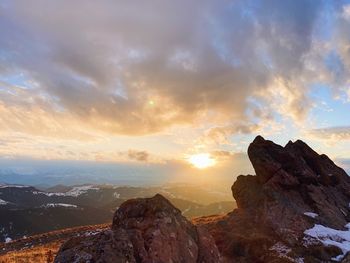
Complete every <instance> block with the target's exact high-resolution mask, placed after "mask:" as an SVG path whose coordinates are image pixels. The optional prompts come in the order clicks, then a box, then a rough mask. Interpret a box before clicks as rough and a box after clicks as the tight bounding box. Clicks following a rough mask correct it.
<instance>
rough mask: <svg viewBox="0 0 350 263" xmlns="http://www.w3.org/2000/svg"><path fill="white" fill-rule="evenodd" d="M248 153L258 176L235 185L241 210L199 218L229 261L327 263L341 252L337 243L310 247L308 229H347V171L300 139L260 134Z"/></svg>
mask: <svg viewBox="0 0 350 263" xmlns="http://www.w3.org/2000/svg"><path fill="white" fill-rule="evenodd" d="M248 155H249V158H250V160H251V162H252V165H253V167H254V169H255V172H256V175H255V176H253V175H247V176H242V175H241V176H239V177H238V178H237V180H236V182H235V183H234V184H233V186H232V193H233V196H234V198H235V199H236V202H237V206H238V209H236V210H235V211H233V212H232V213H230V214H228V215H227V216H226V217H223V218H221V219H220V220H217V219H214V220H213V221H212V222H210V220H208V219H206V221H203V220H200V219H198V220H197V221H196V223H197V224H200V225H204V226H206V227H207V228H208V229H209V231H210V233H211V234H212V235H213V236H214V239H215V240H216V244H217V246H218V248H219V250H220V252H221V253H222V254H223V255H224V256H225V257H226V258H227V259H228V261H235V262H236V261H238V262H274V261H275V260H276V261H275V262H283V261H281V260H284V261H286V262H298V261H300V262H301V260H302V258H304V259H305V260H304V262H307V261H309V262H325V261H329V260H331V258H332V257H335V256H337V255H339V254H341V251H340V249H339V248H336V247H333V246H329V247H326V246H324V245H320V244H313V245H309V246H308V247H306V246H305V244H304V243H305V240H304V238H305V234H304V231H305V230H306V229H310V228H312V227H313V226H314V225H315V224H320V225H323V226H327V227H330V228H334V229H339V230H344V229H345V227H344V226H345V225H346V224H347V223H348V222H349V221H350V216H349V215H350V209H349V201H350V179H349V177H348V175H347V174H346V173H345V172H344V170H343V169H341V168H339V167H338V166H336V165H335V164H334V163H333V162H332V161H331V160H330V159H329V158H328V157H327V156H326V155H319V154H317V153H316V152H315V151H313V150H312V149H311V148H310V147H309V146H308V145H306V144H305V143H304V142H302V141H296V142H294V143H293V142H289V143H288V144H287V145H286V146H285V147H282V146H280V145H277V144H275V143H273V142H272V141H268V140H265V139H264V138H262V137H261V136H258V137H256V139H255V140H254V141H253V142H252V143H251V144H250V146H249V148H248ZM305 213H306V214H305ZM310 215H311V216H310ZM208 221H209V222H208ZM281 251H284V252H281ZM285 251H287V252H286V253H285Z"/></svg>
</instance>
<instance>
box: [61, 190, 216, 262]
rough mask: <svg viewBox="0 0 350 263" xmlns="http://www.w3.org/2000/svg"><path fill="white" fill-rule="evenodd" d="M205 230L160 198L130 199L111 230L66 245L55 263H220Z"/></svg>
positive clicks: (116, 216)
mask: <svg viewBox="0 0 350 263" xmlns="http://www.w3.org/2000/svg"><path fill="white" fill-rule="evenodd" d="M220 261H221V259H220V254H219V252H218V249H217V247H216V245H215V242H214V240H213V238H212V237H211V235H210V234H209V233H208V232H207V230H206V229H205V228H203V227H200V226H199V227H196V226H194V225H193V224H192V223H191V222H189V221H188V220H187V219H186V218H185V217H183V216H182V215H181V212H180V210H178V209H177V208H175V207H174V206H173V205H172V204H171V203H170V202H169V201H168V200H167V199H165V198H164V197H163V196H161V195H156V196H154V197H152V198H144V199H131V200H129V201H126V202H125V203H123V204H122V205H121V207H120V208H119V209H118V210H117V211H116V213H115V215H114V218H113V224H112V228H111V229H110V230H107V231H104V232H102V233H98V234H96V235H90V236H83V237H77V238H73V239H71V240H69V241H68V242H66V243H65V244H64V245H63V246H62V247H61V248H60V251H59V253H58V255H57V257H56V259H55V262H130V263H131V262H174V263H175V262H208V263H209V262H213V263H215V262H220Z"/></svg>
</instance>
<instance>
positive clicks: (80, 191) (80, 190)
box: [33, 185, 99, 197]
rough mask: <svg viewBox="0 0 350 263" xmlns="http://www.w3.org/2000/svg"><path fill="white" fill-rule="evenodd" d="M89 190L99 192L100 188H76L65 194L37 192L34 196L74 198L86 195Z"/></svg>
mask: <svg viewBox="0 0 350 263" xmlns="http://www.w3.org/2000/svg"><path fill="white" fill-rule="evenodd" d="M88 190H96V191H97V190H99V188H98V187H95V186H93V185H83V186H74V187H73V188H72V189H71V190H69V191H67V192H65V193H47V192H40V191H36V192H33V193H34V194H44V195H47V196H73V197H77V196H79V195H81V194H85V193H86V192H87V191H88Z"/></svg>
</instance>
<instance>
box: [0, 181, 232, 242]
mask: <svg viewBox="0 0 350 263" xmlns="http://www.w3.org/2000/svg"><path fill="white" fill-rule="evenodd" d="M156 193H161V194H163V195H164V196H166V197H167V198H169V199H170V200H171V201H172V202H173V203H174V204H175V205H176V206H177V207H178V208H179V209H180V210H181V211H182V212H183V215H184V216H186V217H188V218H192V217H198V216H204V215H210V214H222V213H226V212H228V211H230V210H232V208H233V207H234V206H235V203H234V202H232V201H220V200H223V196H220V194H219V193H216V192H211V191H208V190H205V189H201V188H196V187H192V186H179V185H174V186H167V187H128V186H113V185H80V186H71V187H70V186H64V185H58V186H56V187H51V188H49V189H46V190H45V191H43V190H39V189H37V188H35V187H32V186H24V185H5V184H3V185H0V241H1V242H2V241H5V240H6V239H7V240H10V239H17V238H21V237H23V236H30V235H33V234H38V233H44V232H48V231H53V230H58V229H64V228H69V227H77V226H83V225H93V224H102V223H107V222H109V221H110V220H111V218H112V215H113V212H114V211H115V210H116V209H117V208H118V207H119V206H120V205H121V204H122V203H123V202H124V201H126V200H128V199H131V198H136V197H150V196H153V195H155V194H156ZM201 199H202V202H197V201H199V200H201ZM210 200H212V203H210Z"/></svg>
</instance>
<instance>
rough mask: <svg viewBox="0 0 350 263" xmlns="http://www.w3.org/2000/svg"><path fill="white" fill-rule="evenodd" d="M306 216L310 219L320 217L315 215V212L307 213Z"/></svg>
mask: <svg viewBox="0 0 350 263" xmlns="http://www.w3.org/2000/svg"><path fill="white" fill-rule="evenodd" d="M304 215H306V216H308V217H312V218H316V217H318V214H316V213H313V212H305V213H304Z"/></svg>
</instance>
